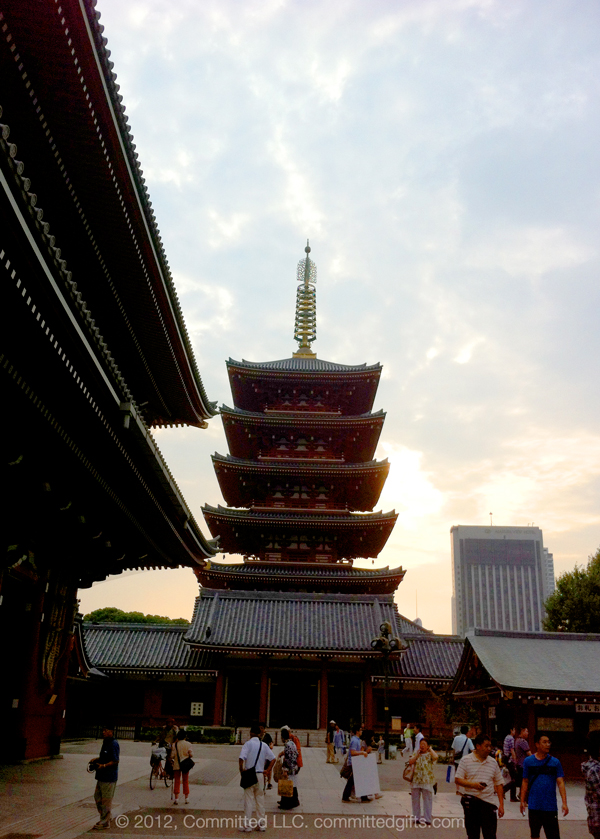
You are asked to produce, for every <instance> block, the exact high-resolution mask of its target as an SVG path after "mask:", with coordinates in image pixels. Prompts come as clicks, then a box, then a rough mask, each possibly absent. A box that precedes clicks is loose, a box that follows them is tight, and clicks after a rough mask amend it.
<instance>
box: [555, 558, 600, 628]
mask: <svg viewBox="0 0 600 839" xmlns="http://www.w3.org/2000/svg"><path fill="white" fill-rule="evenodd" d="M544 629H545V630H547V631H548V632H600V548H598V550H597V551H596V553H595V554H594V555H593V556H590V558H589V559H588V563H587V567H584V566H578V565H576V566H575V568H574V570H573V571H567V572H565V573H564V574H562V575H561V576H560V577H559V578H558V581H557V583H556V591H555V592H553V594H551V595H550V597H549V598H548V600H547V601H546V619H545V621H544Z"/></svg>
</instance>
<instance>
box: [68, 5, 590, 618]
mask: <svg viewBox="0 0 600 839" xmlns="http://www.w3.org/2000/svg"><path fill="white" fill-rule="evenodd" d="M98 8H99V9H100V10H101V12H102V22H103V23H104V25H105V27H106V31H105V35H106V36H107V38H108V41H109V47H110V49H111V50H112V59H113V60H114V62H115V70H116V72H117V75H118V82H119V84H120V85H121V93H122V94H123V96H124V101H125V104H126V106H127V112H128V114H129V116H130V120H131V125H132V130H133V133H134V136H135V141H136V143H137V149H138V152H139V155H140V159H141V162H142V167H143V169H144V174H145V177H146V180H147V182H148V186H149V190H150V194H151V197H152V200H153V203H154V207H155V210H156V215H157V218H158V223H159V227H160V229H161V233H162V236H163V240H164V243H165V248H166V252H167V255H168V258H169V262H170V265H171V269H172V272H173V276H174V278H175V281H176V284H177V287H178V290H179V294H180V297H181V301H182V305H183V309H184V312H185V316H186V320H187V324H188V327H189V329H190V333H191V335H192V338H193V343H194V349H195V353H196V356H197V359H198V362H199V366H200V369H201V372H202V376H203V380H204V383H205V386H206V389H207V391H208V394H209V397H210V398H211V399H213V400H218V402H219V403H229V404H231V397H230V393H229V388H228V383H227V377H226V370H225V364H224V361H225V359H226V358H227V357H229V356H232V357H233V358H236V359H239V358H242V357H243V358H246V359H249V360H253V361H261V360H271V359H276V358H285V357H289V356H290V355H291V353H292V351H293V350H294V348H295V345H294V342H293V340H292V334H293V316H294V301H295V288H296V283H295V274H296V264H297V261H298V259H300V258H301V257H302V256H303V248H304V245H305V240H306V238H307V237H310V240H311V246H312V248H313V251H312V254H311V256H312V257H313V258H314V260H315V262H316V264H317V269H318V289H317V300H318V340H317V342H316V344H315V345H314V349H315V350H316V351H317V353H318V355H319V356H320V357H321V358H325V359H328V360H331V361H338V362H342V363H347V364H355V363H362V362H367V363H370V364H371V363H374V362H377V361H380V362H381V363H382V364H383V365H384V373H383V377H382V380H381V385H380V388H379V392H378V395H377V399H376V402H375V408H376V409H378V408H383V409H384V410H386V411H387V420H386V424H385V426H384V431H383V434H382V438H381V443H380V446H379V450H378V456H379V457H389V458H390V460H391V462H392V471H391V474H390V478H389V480H388V483H387V485H386V488H385V490H384V493H383V495H382V498H381V502H380V505H379V506H380V507H381V508H383V509H384V510H389V509H392V508H395V509H396V510H397V511H398V512H399V514H400V515H399V520H398V524H397V526H396V529H395V531H394V533H393V535H392V537H391V539H390V540H389V542H388V544H387V547H386V548H385V550H384V551H383V553H382V554H381V556H380V558H379V559H378V560H376V565H377V566H383V565H391V566H397V565H402V566H404V568H406V569H407V574H406V577H405V579H404V582H403V583H402V585H401V586H400V589H399V592H398V603H399V607H400V610H401V611H402V612H403V613H404V614H406V615H407V616H408V617H410V618H414V617H415V608H416V606H415V600H416V595H417V593H418V611H419V616H420V617H421V618H422V620H423V622H424V625H425V626H427V627H430V628H432V629H435V630H436V631H438V632H449V631H450V627H451V621H450V594H451V576H450V535H449V530H450V527H451V526H452V525H453V524H486V523H488V522H489V513H490V511H491V512H493V515H494V524H503V525H527V524H528V523H531V522H534V523H535V524H536V525H537V526H539V527H541V528H542V530H543V532H544V544H545V545H546V546H547V547H548V548H549V549H550V550H551V551H552V552H553V553H554V557H555V564H556V569H557V572H562V571H564V570H567V569H570V568H572V567H573V565H574V564H575V563H576V562H579V563H581V562H584V561H585V560H586V558H587V556H588V555H589V554H590V553H591V552H594V551H595V550H596V549H597V547H598V545H599V544H600V510H599V505H598V495H599V492H598V491H599V488H600V481H599V477H598V476H599V474H600V431H599V429H598V417H599V415H600V410H599V408H600V405H599V398H598V381H599V370H598V366H599V362H598V359H599V357H600V331H599V329H598V313H599V311H600V305H599V304H600V284H599V283H598V273H599V258H598V257H599V247H598V226H599V221H600V219H599V215H600V213H599V208H600V188H599V187H600V178H599V174H600V173H599V168H600V167H599V154H598V149H599V148H600V136H599V134H600V132H599V125H600V116H599V115H600V108H599V102H598V99H599V86H600V81H599V80H600V66H599V65H600V48H599V47H600V44H599V42H600V7H599V6H598V4H597V3H596V2H592V0H579V2H578V3H572V2H567V0H543V2H542V0H540V1H539V2H535V1H534V0H530V2H520V0H510V2H506V0H454V1H453V0H396V2H389V0H387V1H386V2H384V0H371V2H369V3H365V2H360V1H356V2H353V0H344V2H340V1H339V0H325V2H323V0H321V2H311V0H295V1H294V2H290V1H288V2H286V0H238V2H230V0H214V2H213V0H200V1H199V0H177V3H166V2H165V0H128V2H126V3H123V2H122V0H99V3H98ZM156 436H157V440H158V443H159V445H160V447H161V449H162V451H163V453H164V454H165V456H166V458H167V461H168V462H169V465H170V466H171V468H172V470H173V472H174V474H175V476H176V478H177V480H178V482H179V484H180V486H181V488H182V490H183V491H184V494H185V496H186V498H187V500H188V502H189V504H190V506H191V507H192V509H193V510H194V513H195V515H196V516H197V518H198V520H201V519H202V516H201V513H200V506H201V504H202V503H204V502H209V503H213V504H215V503H218V502H219V501H222V499H221V496H220V492H219V488H218V484H217V482H216V479H215V478H214V475H213V474H212V469H211V464H210V459H209V457H210V454H211V453H212V452H213V451H215V450H216V451H219V452H221V453H225V452H226V445H225V440H224V435H223V431H222V428H221V425H220V421H219V419H215V420H213V421H212V422H211V424H210V428H209V430H207V431H200V430H197V429H187V430H179V431H177V430H165V431H161V432H159V433H157V435H156ZM195 594H196V585H195V580H194V578H193V576H192V574H191V572H190V571H187V570H181V571H169V572H151V573H147V574H145V575H132V576H129V577H125V578H121V579H118V580H114V581H110V580H109V581H107V582H105V583H103V584H100V585H98V586H95V587H94V589H92V590H91V591H90V592H87V593H84V592H82V608H84V610H86V611H87V610H88V609H90V608H94V607H96V606H101V605H117V606H120V607H121V608H129V609H134V608H136V609H142V610H145V611H152V612H159V613H161V614H172V615H173V616H178V615H183V616H189V615H190V614H191V608H192V601H193V597H194V596H195Z"/></svg>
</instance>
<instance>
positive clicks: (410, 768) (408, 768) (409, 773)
mask: <svg viewBox="0 0 600 839" xmlns="http://www.w3.org/2000/svg"><path fill="white" fill-rule="evenodd" d="M415 766H416V763H406V765H405V767H404V772H403V773H402V777H403V778H404V780H405V781H408V782H409V783H410V782H411V781H412V779H413V775H414V774H415Z"/></svg>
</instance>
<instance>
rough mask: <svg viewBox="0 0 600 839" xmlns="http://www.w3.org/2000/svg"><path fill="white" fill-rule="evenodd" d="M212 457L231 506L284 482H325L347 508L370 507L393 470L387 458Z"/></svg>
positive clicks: (249, 502) (248, 501)
mask: <svg viewBox="0 0 600 839" xmlns="http://www.w3.org/2000/svg"><path fill="white" fill-rule="evenodd" d="M212 461H213V465H214V468H215V472H216V475H217V480H218V481H219V486H220V488H221V492H222V493H223V498H224V499H225V501H226V503H227V504H228V505H229V506H231V507H250V506H252V504H253V502H256V503H258V501H259V500H260V499H261V498H264V497H265V496H266V494H267V493H268V492H269V491H270V492H272V491H273V488H274V486H275V485H277V484H280V483H286V482H287V483H289V484H299V483H302V484H304V483H307V484H309V485H314V484H315V483H316V484H318V483H325V484H326V485H327V486H328V487H329V486H333V487H334V489H333V490H332V491H331V492H330V496H331V497H336V498H338V496H339V498H341V499H342V500H343V502H344V504H345V505H346V509H348V510H350V511H370V510H372V509H373V507H374V506H375V504H377V500H378V498H379V496H380V495H381V490H382V489H383V485H384V483H385V480H386V478H387V475H388V473H389V470H390V464H389V462H388V461H387V460H381V461H369V462H366V463H343V464H331V463H327V462H323V461H319V460H313V461H293V460H280V461H270V462H269V463H266V462H264V461H260V462H256V461H252V460H243V459H239V458H235V457H231V456H227V457H223V456H222V455H219V454H215V455H213V458H212ZM267 484H268V485H269V487H268V486H267Z"/></svg>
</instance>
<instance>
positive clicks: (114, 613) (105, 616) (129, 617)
mask: <svg viewBox="0 0 600 839" xmlns="http://www.w3.org/2000/svg"><path fill="white" fill-rule="evenodd" d="M83 619H84V621H89V622H90V623H171V624H177V625H178V626H187V625H188V624H189V621H187V620H186V619H185V618H165V617H162V616H161V615H145V614H144V613H143V612H124V611H123V610H122V609H117V608H116V607H115V606H105V607H104V608H103V609H94V611H93V612H90V613H89V614H88V615H84V618H83Z"/></svg>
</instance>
